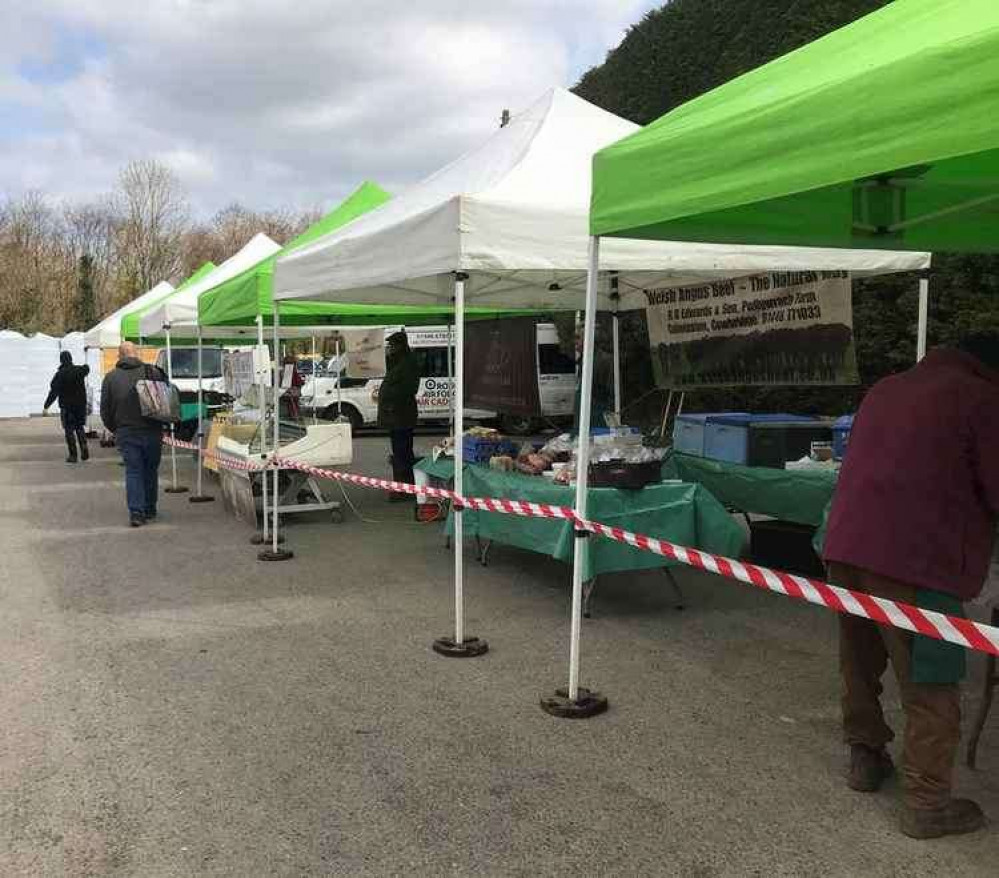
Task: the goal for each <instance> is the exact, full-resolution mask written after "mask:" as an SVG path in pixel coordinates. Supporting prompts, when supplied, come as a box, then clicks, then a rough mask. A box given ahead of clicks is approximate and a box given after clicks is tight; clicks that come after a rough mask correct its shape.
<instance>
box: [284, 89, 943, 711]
mask: <svg viewBox="0 0 999 878" xmlns="http://www.w3.org/2000/svg"><path fill="white" fill-rule="evenodd" d="M634 130H636V128H635V126H633V125H632V124H631V123H629V122H627V121H625V120H623V119H620V118H618V117H615V116H613V115H612V114H609V113H606V112H604V111H602V110H600V109H598V108H597V107H594V106H592V105H590V104H588V103H586V102H585V101H582V100H580V99H579V98H576V97H575V96H573V95H571V94H569V93H568V92H565V91H562V90H554V91H552V92H550V93H548V94H547V95H545V96H544V97H543V98H542V99H540V100H539V101H538V102H537V103H535V104H534V105H533V106H531V107H530V108H529V109H528V110H526V111H525V112H524V113H522V114H520V115H518V116H515V117H514V118H513V119H512V120H511V122H510V124H509V125H507V126H506V127H504V128H501V129H500V130H499V131H497V132H496V133H495V134H494V135H493V136H492V137H490V138H489V139H488V140H487V141H486V142H485V143H484V144H482V145H481V146H480V147H479V148H477V149H474V150H472V151H471V152H469V153H467V154H466V155H464V156H462V157H461V158H459V159H458V160H456V161H455V162H453V163H452V164H450V165H448V166H447V167H446V168H444V169H442V170H441V171H439V172H438V173H436V174H434V175H432V176H431V177H429V178H428V179H427V180H425V181H424V182H423V183H421V184H418V185H417V186H414V187H412V188H411V189H410V190H408V191H407V192H406V193H404V194H403V195H400V196H398V197H397V198H395V199H393V200H392V201H391V202H389V203H388V204H386V205H384V206H383V207H382V208H381V209H380V210H378V211H376V212H374V213H372V214H370V215H368V216H365V217H361V218H360V219H358V220H357V221H356V222H354V223H352V224H351V225H350V226H348V227H346V228H344V229H341V230H340V231H339V232H336V233H333V234H331V235H327V236H324V237H323V238H321V239H319V240H317V241H315V242H313V243H312V244H310V245H308V246H306V247H303V248H301V249H300V250H298V251H296V252H295V253H292V254H288V255H286V256H282V257H280V258H279V259H278V261H277V265H276V269H275V299H276V300H278V301H283V300H303V299H325V300H330V301H344V302H372V303H382V304H386V303H396V304H444V305H449V304H451V303H452V302H453V304H454V308H455V324H456V327H457V347H458V350H459V351H460V352H462V355H461V356H459V357H458V359H457V367H456V376H455V379H456V384H457V387H458V398H459V399H461V398H463V396H462V391H463V388H464V369H465V365H464V344H463V339H464V317H465V305H466V299H467V300H468V301H469V302H471V303H475V304H479V305H486V306H492V307H502V308H537V309H540V310H568V309H576V308H580V307H585V310H586V314H587V319H586V321H585V324H584V333H583V351H584V355H583V370H582V371H583V374H582V386H583V401H582V405H581V418H580V432H581V433H582V434H583V435H588V433H589V419H590V414H589V407H590V401H591V395H590V387H591V382H592V354H593V340H594V320H595V314H596V311H597V308H598V307H603V308H604V309H606V310H607V311H609V312H611V313H613V312H615V311H618V310H624V309H627V308H638V307H644V306H645V302H646V297H645V294H644V290H646V289H648V288H651V287H655V286H657V285H661V284H663V283H667V282H677V281H678V280H683V281H690V282H692V281H696V280H698V279H699V278H704V277H708V278H717V277H729V276H737V275H740V274H745V273H747V272H751V271H753V270H755V269H768V268H773V267H775V266H779V267H782V268H789V269H794V268H802V269H806V268H807V269H816V268H818V269H828V270H840V271H851V272H854V273H860V274H863V273H872V272H881V271H892V270H907V269H911V268H915V267H922V266H925V265H926V263H927V259H926V257H925V255H915V254H885V253H872V252H870V251H839V250H824V251H823V250H810V249H805V248H790V249H789V248H772V247H763V248H744V247H728V246H717V245H686V244H684V245H678V244H669V243H656V244H647V243H635V242H622V243H620V244H616V243H615V244H611V245H610V246H608V248H607V249H606V252H605V254H604V255H605V257H606V259H605V262H604V267H605V268H606V269H607V270H608V271H609V272H611V273H613V277H612V276H611V275H606V276H604V278H602V279H601V280H602V281H603V282H598V279H597V276H596V259H595V257H596V253H595V250H593V249H590V250H589V251H588V237H587V213H588V203H589V185H588V180H589V170H590V163H591V159H592V156H593V153H594V152H596V151H597V150H598V149H601V148H602V147H604V146H606V145H608V144H609V143H611V142H613V141H614V140H616V139H619V138H620V137H622V136H625V135H626V134H628V133H630V132H633V131H634ZM591 269H592V273H590V270H591ZM588 276H589V277H590V279H591V280H590V282H589V283H587V277H588ZM584 293H585V294H584ZM463 428H464V423H463V412H462V408H461V406H458V407H457V411H456V417H455V425H454V432H455V435H456V436H460V435H461V434H462V433H463V432H464V429H463ZM584 447H585V443H584ZM585 454H586V452H584V457H583V458H582V459H581V460H580V465H579V467H578V471H579V472H580V473H582V476H581V478H580V479H579V480H578V483H577V494H576V496H577V505H576V509H577V512H578V513H579V514H580V515H581V516H584V515H585V514H586V498H587V491H586V472H587V469H588V461H587V460H586V459H585ZM455 489H456V490H457V491H458V492H459V493H461V492H462V491H463V490H464V486H463V472H462V470H461V469H460V468H459V469H458V470H457V472H456V474H455ZM463 529H464V528H463V524H462V517H461V516H458V518H457V519H456V522H455V543H456V547H455V575H454V584H455V629H454V636H453V637H451V638H442V639H441V640H439V641H438V642H437V644H436V646H435V648H439V649H441V650H444V651H447V650H452V651H454V653H455V654H467V653H468V651H469V650H472V651H474V650H480V651H481V648H482V644H481V642H480V641H478V640H477V639H475V638H466V636H465V632H464V609H463V606H464V598H463V582H464V572H463V571H464V568H463V554H462V548H461V547H462V536H463ZM586 542H587V541H586V539H585V538H584V537H583V536H582V535H578V536H577V546H576V552H575V553H574V558H575V559H576V560H575V564H574V575H573V616H572V628H571V643H570V685H569V687H568V702H569V703H570V704H575V703H577V701H578V699H577V697H576V696H577V695H578V689H579V687H578V680H577V677H578V640H579V618H580V615H581V605H582V582H583V580H582V568H583V564H584V560H583V557H582V556H583V555H585V553H586V551H587V549H586Z"/></svg>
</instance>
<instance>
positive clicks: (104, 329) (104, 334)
mask: <svg viewBox="0 0 999 878" xmlns="http://www.w3.org/2000/svg"><path fill="white" fill-rule="evenodd" d="M172 292H173V284H168V283H167V282H166V281H165V280H164V281H160V283H158V284H156V286H155V287H153V288H152V289H151V290H149V291H148V292H145V293H143V294H142V295H141V296H138V297H137V298H135V299H132V301H131V302H129V303H128V304H127V305H123V306H122V307H121V308H119V309H118V310H117V311H115V312H114V313H113V314H111V315H109V316H107V317H105V318H104V319H103V320H102V321H101V322H100V323H98V324H97V325H96V326H93V327H91V328H90V329H88V330H87V332H86V333H85V334H84V336H83V344H84V346H85V347H88V348H116V347H118V345H120V344H121V318H122V317H124V316H125V315H126V314H131V313H132V312H133V311H136V310H138V309H139V308H145V307H147V306H148V305H152V304H153V303H154V302H157V301H159V300H160V299H162V298H163V297H164V296H165V295H167V294H168V293H172Z"/></svg>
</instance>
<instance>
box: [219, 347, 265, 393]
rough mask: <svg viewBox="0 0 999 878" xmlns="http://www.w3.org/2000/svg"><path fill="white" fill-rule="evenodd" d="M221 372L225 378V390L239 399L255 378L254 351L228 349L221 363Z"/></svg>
mask: <svg viewBox="0 0 999 878" xmlns="http://www.w3.org/2000/svg"><path fill="white" fill-rule="evenodd" d="M222 373H223V377H224V378H225V392H226V393H228V394H229V396H231V397H234V398H235V399H239V398H240V397H242V396H243V395H244V394H245V393H246V391H247V390H249V388H250V387H251V385H253V384H254V382H255V381H256V380H257V370H256V365H255V362H254V352H253V351H252V350H249V351H229V352H228V353H227V354H226V356H225V359H224V361H223V363H222Z"/></svg>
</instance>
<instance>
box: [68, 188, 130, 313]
mask: <svg viewBox="0 0 999 878" xmlns="http://www.w3.org/2000/svg"><path fill="white" fill-rule="evenodd" d="M62 220H63V225H64V227H65V245H66V247H67V249H68V250H69V252H70V254H71V257H72V259H73V260H74V262H75V263H76V264H77V265H79V264H80V260H83V259H86V260H87V263H86V264H88V265H89V266H90V268H89V280H90V283H91V284H92V286H93V296H94V303H95V305H96V307H97V309H98V311H99V312H101V313H104V312H105V311H110V310H113V308H115V307H117V306H119V305H121V304H124V303H123V302H119V301H117V300H116V298H115V296H114V292H115V290H114V285H113V283H112V281H113V279H114V275H115V273H116V269H117V264H116V263H117V261H118V255H119V254H118V250H117V245H118V240H119V234H120V231H121V228H122V225H123V223H122V220H121V217H120V216H119V215H118V214H117V213H116V211H115V204H114V200H113V199H112V198H111V196H104V197H103V198H100V199H98V200H96V201H92V202H88V203H86V204H66V205H64V206H63V210H62Z"/></svg>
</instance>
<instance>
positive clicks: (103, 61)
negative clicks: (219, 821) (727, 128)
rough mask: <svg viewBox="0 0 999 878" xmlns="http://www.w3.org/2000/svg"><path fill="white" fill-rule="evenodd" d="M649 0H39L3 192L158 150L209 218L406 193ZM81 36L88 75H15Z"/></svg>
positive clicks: (569, 71) (14, 82)
mask: <svg viewBox="0 0 999 878" xmlns="http://www.w3.org/2000/svg"><path fill="white" fill-rule="evenodd" d="M652 5H654V4H653V2H652V0H507V2H501V3H497V2H493V0H409V2H402V0H394V2H389V0H367V2H346V0H338V2H330V0H299V2H298V3H296V4H294V6H289V5H287V4H278V3H273V2H271V0H150V2H147V3H142V4H137V3H134V0H40V2H36V3H35V4H34V5H33V6H32V7H31V10H29V11H28V12H23V13H22V12H21V11H19V12H18V13H17V15H18V19H19V24H18V29H19V34H20V35H19V37H18V39H19V40H20V43H21V44H20V45H17V43H16V42H15V41H12V40H11V39H10V38H9V37H10V34H9V33H8V34H7V36H5V37H0V49H6V50H7V53H8V54H7V59H8V60H7V62H0V102H4V101H6V102H7V103H8V105H9V106H14V107H15V109H14V111H13V112H12V113H8V115H10V116H11V118H12V119H13V120H14V122H13V124H14V125H15V126H16V122H17V119H18V113H21V114H22V117H23V118H28V116H27V115H26V114H27V113H28V111H29V109H30V113H31V115H30V119H31V124H25V126H24V130H23V131H22V132H20V133H19V132H18V131H16V130H9V131H6V132H4V133H3V135H4V140H5V147H6V148H5V150H4V153H3V155H2V156H0V191H7V192H16V191H19V190H21V189H23V188H27V187H28V186H29V185H31V186H36V187H39V186H40V187H44V188H46V189H48V190H50V191H52V192H53V193H55V194H57V195H60V194H69V195H85V194H87V193H90V192H99V191H102V190H104V189H107V188H108V187H110V186H111V185H112V184H113V181H114V177H115V175H116V173H117V170H118V168H120V166H121V165H122V164H124V162H126V161H127V160H128V159H130V158H134V157H141V156H149V155H151V156H158V157H160V158H162V159H163V160H164V161H166V162H167V163H168V164H169V165H170V166H171V167H173V168H174V170H175V171H176V172H177V173H178V175H179V176H180V177H181V179H182V180H183V181H184V182H185V184H186V185H187V187H188V188H189V190H190V193H191V197H192V201H193V203H194V206H195V208H196V210H197V211H198V212H201V213H206V212H210V211H212V210H214V209H217V208H218V207H220V206H222V205H223V204H225V203H227V202H229V201H232V200H240V201H243V202H245V203H247V204H251V205H254V206H260V207H268V206H278V205H300V206H313V205H315V204H317V203H326V204H328V203H330V202H332V201H334V200H336V199H337V198H339V197H341V196H343V195H344V194H346V193H347V192H348V191H349V190H350V189H352V188H353V187H354V186H355V185H356V184H357V183H358V182H359V181H360V180H361V179H364V178H370V179H375V180H378V181H379V182H381V183H382V184H383V185H385V186H386V187H388V188H390V189H392V188H395V189H398V188H399V187H401V186H403V185H405V184H407V183H411V182H414V181H415V180H417V179H419V178H420V177H422V176H424V175H425V174H427V173H429V172H431V171H433V170H435V169H436V168H438V167H439V166H441V165H443V164H444V163H445V162H447V161H450V160H451V159H453V158H454V157H456V156H457V155H459V154H460V153H461V152H463V151H464V150H466V149H468V148H469V147H470V146H472V145H474V144H475V143H476V142H477V141H478V140H480V139H481V138H482V137H484V136H485V135H487V134H488V132H489V131H490V130H492V129H493V128H494V127H495V126H496V125H497V124H498V120H499V115H500V112H501V110H503V109H504V108H510V109H514V110H516V109H519V108H522V107H524V106H526V105H527V104H529V103H530V102H531V100H533V99H534V98H535V97H536V96H537V95H538V94H540V93H541V92H542V91H544V90H545V89H547V88H550V87H551V86H553V85H570V84H571V83H572V81H573V80H574V79H575V78H576V77H577V76H578V75H579V73H580V72H581V71H582V69H583V68H585V66H588V65H589V64H592V63H596V62H599V61H600V60H602V57H603V54H604V52H606V50H607V49H608V48H610V47H611V46H612V45H614V44H615V43H616V42H617V41H618V40H619V39H620V36H621V33H622V31H623V28H625V27H626V26H627V25H629V24H631V23H634V22H635V21H637V20H638V19H639V18H640V17H641V15H642V13H643V12H644V11H645V10H646V9H648V8H650V7H651V6H652ZM6 24H7V23H6V22H2V21H0V31H2V30H3V28H5V27H6ZM11 31H13V27H12V28H11ZM67 34H69V35H70V36H72V37H74V40H75V42H74V45H78V44H79V43H80V42H82V43H83V44H84V45H85V46H86V47H90V49H89V52H87V53H85V54H87V55H88V57H86V58H84V59H83V62H82V64H81V65H80V69H78V70H74V71H73V72H72V73H71V74H70V75H69V76H68V78H67V79H65V81H56V82H52V83H48V84H45V83H41V82H37V81H32V82H26V81H25V80H24V78H23V77H19V76H18V75H17V71H18V69H19V67H18V64H17V63H16V62H20V61H24V60H29V59H30V60H31V61H33V62H34V63H36V64H38V63H42V64H48V65H54V66H55V67H56V68H58V67H59V65H60V63H64V61H65V59H61V58H59V57H58V51H57V50H56V49H54V47H58V46H60V45H63V44H65V42H66V35H67ZM11 58H13V59H15V63H10V59H11ZM4 63H7V65H8V66H7V67H6V69H5V68H4V67H3V66H2V65H3V64H4ZM56 79H58V77H56Z"/></svg>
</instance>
